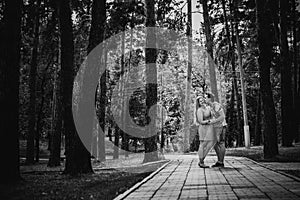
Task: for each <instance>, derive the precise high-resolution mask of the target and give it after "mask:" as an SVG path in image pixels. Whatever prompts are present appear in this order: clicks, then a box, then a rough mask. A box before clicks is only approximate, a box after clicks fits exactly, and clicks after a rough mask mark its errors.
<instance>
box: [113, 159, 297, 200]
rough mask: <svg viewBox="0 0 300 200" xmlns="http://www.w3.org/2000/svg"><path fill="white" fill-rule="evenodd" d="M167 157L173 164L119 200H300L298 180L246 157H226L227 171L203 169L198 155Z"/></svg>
mask: <svg viewBox="0 0 300 200" xmlns="http://www.w3.org/2000/svg"><path fill="white" fill-rule="evenodd" d="M166 157H167V158H168V159H170V160H171V162H169V163H168V164H166V165H165V166H164V167H163V168H161V169H160V171H159V172H158V173H156V174H155V175H154V176H153V177H151V178H148V180H145V181H144V182H143V183H141V184H137V185H136V186H135V187H133V188H132V189H131V190H129V191H127V192H125V193H124V194H121V195H120V196H118V197H117V198H116V199H139V200H140V199H153V200H154V199H159V200H165V199H209V200H210V199H222V200H224V199H230V200H234V199H253V200H254V199H278V200H283V199H300V181H299V179H298V180H296V179H293V178H291V177H288V176H286V175H283V174H280V173H278V172H275V171H272V170H270V169H268V168H265V167H263V166H261V165H259V164H257V163H256V162H254V161H252V160H249V159H247V158H241V157H226V162H225V168H208V169H202V168H199V167H198V165H197V163H198V159H197V156H196V155H180V156H178V155H177V156H166ZM215 159H216V158H215V157H214V156H209V157H207V158H206V161H205V162H206V164H208V165H212V164H213V163H215V161H216V160H215Z"/></svg>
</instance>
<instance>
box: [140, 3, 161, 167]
mask: <svg viewBox="0 0 300 200" xmlns="http://www.w3.org/2000/svg"><path fill="white" fill-rule="evenodd" d="M146 27H147V28H148V29H147V31H146V53H145V54H146V55H145V59H146V84H147V85H146V111H147V113H149V110H150V108H151V107H152V106H153V105H155V104H156V103H157V69H156V58H157V52H156V49H154V48H153V47H155V46H156V33H155V31H154V30H153V29H149V27H155V8H154V1H152V0H146ZM151 47H152V48H151ZM155 113H156V112H155ZM153 117H154V116H153ZM147 118H148V119H149V117H147ZM151 120H156V119H155V117H154V119H151ZM149 121H150V120H147V122H148V123H149ZM152 124H153V126H149V125H148V127H147V130H146V132H147V134H148V136H149V137H148V138H146V139H144V145H145V156H144V161H143V162H144V163H146V162H151V161H155V160H158V152H157V135H156V122H155V123H152ZM153 131H155V133H154V134H153ZM151 135H152V136H151Z"/></svg>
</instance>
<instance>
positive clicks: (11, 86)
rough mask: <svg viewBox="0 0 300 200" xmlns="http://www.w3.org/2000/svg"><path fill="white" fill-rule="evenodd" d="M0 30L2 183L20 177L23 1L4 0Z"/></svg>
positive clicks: (0, 177)
mask: <svg viewBox="0 0 300 200" xmlns="http://www.w3.org/2000/svg"><path fill="white" fill-rule="evenodd" d="M4 4H5V7H4V12H3V18H2V24H1V26H2V27H1V29H0V36H1V37H0V43H1V45H0V66H1V67H0V110H1V113H0V130H1V137H2V138H1V140H0V148H1V149H0V152H1V154H0V156H1V159H3V161H5V163H4V164H2V169H1V171H0V182H2V183H8V182H15V181H18V180H19V179H20V170H19V76H20V71H19V70H20V44H21V16H22V1H21V0H5V1H4Z"/></svg>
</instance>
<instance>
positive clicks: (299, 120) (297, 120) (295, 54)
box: [291, 0, 300, 142]
mask: <svg viewBox="0 0 300 200" xmlns="http://www.w3.org/2000/svg"><path fill="white" fill-rule="evenodd" d="M291 1H292V19H293V28H292V30H293V63H294V70H293V71H294V72H293V73H294V88H293V90H294V92H293V98H294V110H299V108H300V103H299V102H298V99H299V97H300V96H299V92H298V87H299V86H300V85H298V82H299V80H300V76H299V74H298V73H299V71H300V70H299V65H298V47H297V39H298V37H297V34H298V32H297V23H298V22H297V19H296V13H297V12H296V1H295V0H291ZM298 70H299V71H298ZM298 76H299V77H298ZM293 123H294V125H293V127H294V131H293V132H294V133H295V135H294V139H295V142H299V139H300V138H299V137H300V134H299V124H300V114H299V113H298V114H297V116H296V117H295V118H293Z"/></svg>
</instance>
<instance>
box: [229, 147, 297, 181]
mask: <svg viewBox="0 0 300 200" xmlns="http://www.w3.org/2000/svg"><path fill="white" fill-rule="evenodd" d="M278 151H279V155H277V156H276V157H274V158H271V159H265V158H264V156H263V146H255V147H251V148H250V149H246V148H228V149H227V150H226V155H227V156H243V157H247V158H250V159H252V160H255V161H257V162H267V163H272V162H276V163H278V162H279V163H282V165H284V163H294V162H300V143H296V144H294V147H282V146H280V147H279V149H278ZM276 170H278V171H282V172H285V173H287V174H290V175H293V176H296V177H299V178H300V169H286V170H282V169H280V170H279V169H276Z"/></svg>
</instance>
